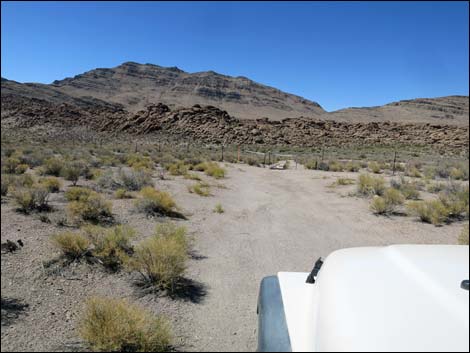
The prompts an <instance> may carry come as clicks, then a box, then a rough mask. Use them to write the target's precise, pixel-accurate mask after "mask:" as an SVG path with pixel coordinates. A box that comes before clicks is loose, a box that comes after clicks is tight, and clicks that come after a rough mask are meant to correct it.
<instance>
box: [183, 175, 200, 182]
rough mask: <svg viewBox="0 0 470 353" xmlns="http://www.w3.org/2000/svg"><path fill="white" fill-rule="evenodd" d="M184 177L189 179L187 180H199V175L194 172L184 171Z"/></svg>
mask: <svg viewBox="0 0 470 353" xmlns="http://www.w3.org/2000/svg"><path fill="white" fill-rule="evenodd" d="M184 178H185V179H189V180H196V181H201V180H202V179H201V177H200V176H199V175H197V174H196V173H186V174H185V175H184Z"/></svg>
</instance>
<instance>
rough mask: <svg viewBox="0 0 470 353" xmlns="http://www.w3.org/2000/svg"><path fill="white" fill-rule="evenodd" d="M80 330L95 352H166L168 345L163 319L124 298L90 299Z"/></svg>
mask: <svg viewBox="0 0 470 353" xmlns="http://www.w3.org/2000/svg"><path fill="white" fill-rule="evenodd" d="M79 333H80V336H81V337H82V338H83V339H84V340H85V341H86V342H87V343H88V345H89V346H90V348H91V349H92V350H93V351H96V352H166V351H168V350H169V348H170V344H171V332H170V327H169V324H168V322H167V320H166V319H164V318H163V317H159V316H153V315H151V314H150V313H148V312H146V311H144V310H143V309H141V308H139V307H137V306H135V305H131V304H130V303H129V302H127V301H126V300H123V299H110V298H91V299H89V300H88V301H87V303H86V308H85V311H84V314H83V318H82V320H81V322H80V325H79Z"/></svg>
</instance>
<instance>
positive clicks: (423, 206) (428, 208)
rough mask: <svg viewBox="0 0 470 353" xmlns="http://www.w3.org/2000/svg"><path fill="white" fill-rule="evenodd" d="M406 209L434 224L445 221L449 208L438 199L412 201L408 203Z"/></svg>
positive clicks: (424, 220)
mask: <svg viewBox="0 0 470 353" xmlns="http://www.w3.org/2000/svg"><path fill="white" fill-rule="evenodd" d="M407 209H408V212H409V213H410V214H411V215H415V216H418V217H419V219H420V220H421V221H423V222H426V223H432V224H434V225H440V224H443V223H444V222H446V221H447V219H448V217H449V214H450V212H449V209H448V208H447V207H446V206H445V205H444V204H443V203H442V202H441V201H440V200H429V201H412V202H410V203H408V205H407Z"/></svg>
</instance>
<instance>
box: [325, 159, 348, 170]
mask: <svg viewBox="0 0 470 353" xmlns="http://www.w3.org/2000/svg"><path fill="white" fill-rule="evenodd" d="M328 170H329V171H330V172H342V171H343V170H344V165H343V164H342V163H340V162H338V161H330V162H329V163H328Z"/></svg>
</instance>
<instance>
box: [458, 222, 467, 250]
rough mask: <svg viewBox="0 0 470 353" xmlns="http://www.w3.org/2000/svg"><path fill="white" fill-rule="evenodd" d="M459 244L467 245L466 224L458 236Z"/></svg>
mask: <svg viewBox="0 0 470 353" xmlns="http://www.w3.org/2000/svg"><path fill="white" fill-rule="evenodd" d="M459 244H460V245H468V224H467V225H465V226H464V227H463V229H462V232H461V233H460V235H459Z"/></svg>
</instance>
